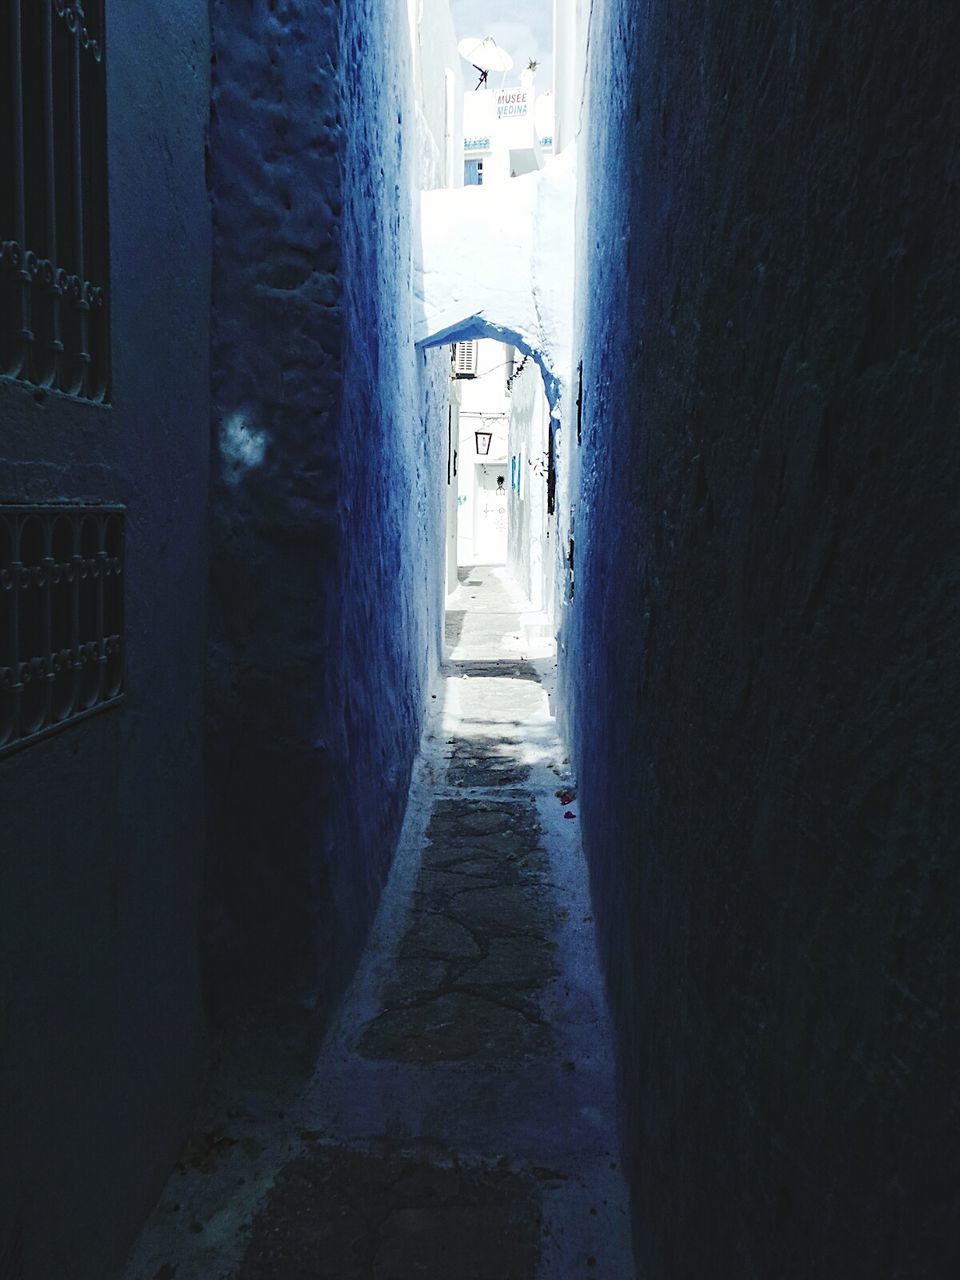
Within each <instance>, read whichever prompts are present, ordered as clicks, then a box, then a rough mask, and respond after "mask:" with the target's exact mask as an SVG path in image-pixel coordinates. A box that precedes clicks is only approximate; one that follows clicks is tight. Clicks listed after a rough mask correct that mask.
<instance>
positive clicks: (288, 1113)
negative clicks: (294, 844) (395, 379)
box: [127, 567, 633, 1280]
mask: <svg viewBox="0 0 960 1280" xmlns="http://www.w3.org/2000/svg"><path fill="white" fill-rule="evenodd" d="M546 631H547V628H546V627H545V626H544V625H543V620H542V619H538V618H537V616H536V615H533V614H530V613H527V612H525V611H524V603H523V600H522V598H521V597H520V596H519V593H518V591H517V589H516V588H515V587H514V586H513V584H512V583H511V582H510V581H509V579H508V578H507V577H506V575H505V573H504V571H503V570H500V569H490V568H484V567H473V568H470V569H469V570H462V571H461V583H460V586H459V588H458V589H457V591H456V592H455V593H454V595H453V596H451V597H450V599H449V600H448V613H447V662H446V665H445V668H444V672H443V677H442V679H441V681H440V683H439V686H438V688H437V691H436V694H435V698H434V700H433V703H432V706H433V708H434V710H433V713H432V716H431V721H430V725H429V728H428V731H427V734H426V735H425V739H424V743H423V750H422V754H421V758H420V760H419V762H418V765H417V769H416V771H415V776H414V782H413V786H412V789H411V795H410V803H409V808H408V813H407V817H406V822H405V825H404V831H403V835H402V839H401V846H400V849H399V852H398V855H397V859H396V862H395V866H394V869H393V872H392V874H391V878H390V881H389V883H388V886H387V889H386V891H385V894H384V898H383V903H382V907H381V910H380V913H379V915H378V917H377V921H376V924H375V926H374V930H373V935H372V937H371V939H370V943H369V945H368V948H367V951H366V953H365V956H364V959H363V962H362V964H361V966H360V969H359V971H358V973H357V975H356V977H355V979H354V982H353V984H352V986H351V988H350V990H349V991H348V993H347V995H346V997H345V999H344V1001H343V1004H342V1006H341V1009H340V1012H339V1015H338V1018H337V1020H336V1022H335V1024H334V1026H333V1027H332V1028H331V1030H330V1032H329V1034H328V1036H327V1038H326V1040H325V1042H324V1044H323V1047H322V1049H321V1051H320V1055H319V1059H318V1061H317V1065H316V1070H315V1072H314V1074H313V1076H312V1079H311V1080H310V1082H309V1084H308V1085H307V1087H306V1088H303V1087H302V1086H301V1087H300V1089H299V1091H298V1092H296V1093H295V1094H293V1095H291V1094H290V1093H289V1091H285V1090H284V1088H283V1086H282V1085H281V1086H278V1087H277V1088H276V1089H273V1090H272V1089H271V1088H270V1086H269V1083H268V1084H267V1085H266V1086H265V1085H264V1083H263V1080H262V1079H261V1080H259V1081H258V1082H257V1084H256V1085H247V1086H245V1084H244V1082H243V1081H237V1080H235V1079H233V1080H230V1081H229V1082H223V1083H221V1085H220V1087H219V1089H215V1090H214V1094H213V1097H212V1100H211V1103H210V1105H209V1106H208V1113H207V1117H206V1119H205V1122H204V1125H203V1126H202V1134H201V1136H200V1137H199V1138H198V1139H197V1140H196V1142H195V1144H194V1146H193V1148H192V1149H191V1150H190V1151H188V1153H187V1154H186V1156H185V1159H184V1161H183V1163H182V1165H181V1166H180V1167H179V1168H178V1171H177V1172H176V1173H175V1174H174V1175H173V1178H172V1179H171V1182H170V1183H169V1185H168V1187H167V1190H166V1191H165V1193H164V1196H163V1198H162V1200H161V1203H160V1206H159V1207H158V1209H157V1211H156V1213H155V1214H154V1216H153V1219H152V1221H151V1223H150V1224H149V1226H148V1228H147V1230H146V1232H145V1233H144V1236H143V1238H142V1239H141V1241H140V1244H139V1246H138V1249H137V1251H136V1253H135V1255H134V1257H133V1259H132V1261H131V1264H130V1267H129V1269H128V1271H127V1280H216V1278H218V1277H222V1278H226V1277H230V1278H231V1280H307V1278H308V1277H309V1278H311V1280H313V1278H320V1277H323V1278H326V1277H330V1280H334V1278H335V1280H354V1278H355V1280H360V1278H361V1277H364V1278H365V1277H371V1278H374V1280H413V1278H414V1277H424V1278H426V1280H527V1278H528V1277H529V1278H530V1280H535V1278H539V1280H547V1278H550V1280H574V1277H580V1276H583V1277H603V1280H631V1277H632V1276H633V1268H632V1264H631V1261H630V1237H629V1222H628V1215H627V1195H626V1190H625V1186H624V1183H623V1179H622V1175H621V1171H620V1158H619V1154H618V1149H617V1138H616V1103H615V1084H614V1067H613V1054H612V1036H611V1030H610V1028H609V1026H608V1022H607V1017H606V1012H605V1008H604V1003H603V997H602V989H601V984H600V979H599V976H598V969H597V962H596V956H595V951H594V942H593V921H592V916H591V913H590V906H589V897H588V891H587V884H586V871H585V867H584V864H583V860H582V854H581V850H580V844H579V838H578V820H577V802H576V797H575V786H574V783H573V780H572V779H571V778H570V776H569V774H568V772H567V767H566V765H565V762H564V760H563V758H562V748H561V746H560V743H559V741H558V739H557V737H556V732H555V727H554V722H553V719H552V717H551V715H550V713H549V707H548V701H547V696H546V693H545V690H544V685H543V679H542V677H545V676H549V674H550V672H551V671H552V667H553V662H554V659H553V656H552V642H551V641H549V640H548V639H546V638H545V633H546ZM278 1099H279V1102H278ZM218 1108H219V1114H218Z"/></svg>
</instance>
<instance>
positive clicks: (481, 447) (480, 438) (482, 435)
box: [473, 431, 493, 455]
mask: <svg viewBox="0 0 960 1280" xmlns="http://www.w3.org/2000/svg"><path fill="white" fill-rule="evenodd" d="M473 434H474V436H475V437H476V441H477V453H478V454H481V455H486V454H488V453H489V452H490V442H491V441H492V440H493V432H492V431H475V432H474V433H473Z"/></svg>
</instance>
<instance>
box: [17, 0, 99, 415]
mask: <svg viewBox="0 0 960 1280" xmlns="http://www.w3.org/2000/svg"><path fill="white" fill-rule="evenodd" d="M103 13H104V0H6V3H5V4H4V5H3V6H2V7H0V58H2V63H3V68H4V74H3V77H2V79H0V136H2V137H3V138H4V139H9V145H8V146H7V147H5V148H4V152H3V160H2V164H3V168H4V172H3V173H2V176H0V373H3V374H5V375H6V376H8V377H12V378H16V379H19V380H20V381H23V382H28V383H32V384H34V385H35V386H38V387H49V388H55V389H57V390H59V391H64V392H66V393H67V394H69V395H73V396H78V397H80V398H81V399H84V400H98V401H103V400H105V399H107V397H108V394H109V385H108V379H109V350H108V348H109V308H108V293H107V274H108V241H107V164H106V82H105V66H104V56H105V48H104V26H103Z"/></svg>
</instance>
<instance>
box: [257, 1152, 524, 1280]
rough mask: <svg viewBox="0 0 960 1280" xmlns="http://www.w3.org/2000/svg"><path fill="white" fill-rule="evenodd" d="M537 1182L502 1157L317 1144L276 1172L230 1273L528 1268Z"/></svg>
mask: <svg viewBox="0 0 960 1280" xmlns="http://www.w3.org/2000/svg"><path fill="white" fill-rule="evenodd" d="M539 1191H540V1188H539V1186H538V1184H537V1180H536V1178H535V1177H533V1176H531V1175H530V1174H529V1173H525V1174H522V1173H515V1172H513V1171H511V1170H510V1169H509V1168H497V1167H495V1166H494V1167H491V1168H484V1167H483V1166H474V1167H470V1166H469V1165H467V1166H463V1165H461V1164H459V1163H458V1162H456V1161H453V1160H449V1159H448V1160H447V1161H446V1162H444V1161H442V1160H438V1159H437V1157H436V1156H431V1154H430V1153H429V1152H426V1153H422V1154H418V1153H409V1152H403V1153H401V1152H398V1151H397V1150H396V1149H395V1148H393V1147H390V1146H387V1147H386V1149H385V1150H384V1151H383V1152H380V1151H373V1152H363V1151H350V1150H349V1149H345V1148H343V1147H327V1146H321V1147H319V1148H317V1150H316V1151H314V1152H310V1153H308V1154H306V1155H303V1156H301V1157H300V1159H299V1160H296V1161H291V1162H290V1164H288V1165H287V1166H286V1168H285V1169H284V1170H283V1172H282V1173H281V1174H280V1176H279V1178H278V1179H277V1181H276V1184H275V1185H274V1187H273V1189H272V1190H271V1192H270V1195H269V1197H268V1200H267V1203H266V1206H265V1208H264V1210H263V1212H262V1214H261V1215H260V1216H259V1217H258V1218H257V1219H256V1220H255V1221H254V1224H253V1227H252V1230H251V1233H250V1242H249V1245H248V1247H247V1253H246V1257H245V1258H244V1261H243V1264H242V1266H241V1267H240V1268H239V1270H238V1271H236V1272H235V1273H234V1276H233V1277H232V1280H278V1278H279V1277H281V1276H282V1277H283V1280H301V1278H302V1280H416V1277H418V1276H421V1277H424V1280H502V1277H504V1276H510V1277H511V1280H534V1277H535V1275H536V1266H537V1259H538V1258H539V1255H540V1240H539V1236H540V1230H539V1223H540V1215H539V1212H538V1209H539V1199H540V1196H539Z"/></svg>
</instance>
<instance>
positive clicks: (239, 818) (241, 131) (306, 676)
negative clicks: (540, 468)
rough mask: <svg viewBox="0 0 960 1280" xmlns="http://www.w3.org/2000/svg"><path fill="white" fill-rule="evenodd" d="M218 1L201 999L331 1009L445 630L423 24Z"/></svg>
mask: <svg viewBox="0 0 960 1280" xmlns="http://www.w3.org/2000/svg"><path fill="white" fill-rule="evenodd" d="M401 10H402V12H401ZM212 11H213V31H214V45H215V59H216V60H215V68H214V89H213V106H212V115H211V137H210V167H209V168H210V186H211V192H212V198H213V206H214V226H215V250H216V251H215V266H214V362H215V363H214V367H215V376H214V405H213V415H214V417H213V427H214V450H215V459H214V461H215V479H214V484H213V513H214V514H213V531H214V542H213V565H212V584H213V601H214V609H213V617H212V626H211V642H210V724H211V733H210V747H209V753H208V761H209V792H210V797H211V802H210V814H211V821H210V842H211V850H210V855H209V858H208V864H207V865H208V875H207V886H208V892H207V905H208V911H207V923H208V933H207V941H208V949H207V950H208V972H209V977H210V991H211V996H212V999H213V1003H214V1007H215V1008H216V1009H217V1010H218V1011H223V1010H229V1009H230V1008H231V1007H235V1006H236V1005H239V1004H242V1003H243V1002H244V1001H245V1000H246V999H247V998H248V997H250V996H252V997H253V998H256V997H257V995H259V994H262V993H263V992H269V993H270V998H271V999H273V1000H279V999H283V998H287V999H291V998H292V999H300V1000H304V1001H306V1002H308V1003H313V1002H317V1001H318V1002H319V1004H320V1006H321V1008H323V1009H326V1008H328V1007H329V1005H330V1002H331V1000H332V999H333V998H334V997H335V995H336V994H337V992H338V991H339V990H340V989H341V987H342V984H343V982H344V981H345V978H346V975H347V974H348V973H349V972H350V970H351V968H352V965H353V963H354V962H355V959H356V956H357V955H358V953H359V950H360V948H361V946H362V943H363V938H364V936H365V932H366V929H367V927H368V925H369V921H370V918H371V915H372V912H373V908H374V906H375V904H376V900H377V896H378V893H379V890H380V887H381V885H382V883H383V879H384V877H385V875H386V871H387V868H388V866H389V860H390V856H391V853H392V850H393V847H394V844H395V841H396V835H397V832H398V829H399V823H400V819H401V816H402V806H403V802H404V799H405V795H406V787H407V782H408V779H409V773H410V767H411V762H412V759H413V754H414V751H415V748H416V743H417V740H418V737H419V730H420V718H421V715H422V708H423V703H424V698H425V694H424V684H425V681H426V680H427V679H428V678H429V676H430V672H431V670H432V668H433V665H434V664H435V662H436V658H437V651H438V646H439V610H440V602H441V581H440V576H441V567H440V562H439V555H440V550H439V549H440V547H441V541H442V539H441V534H440V523H439V522H440V520H441V510H440V492H441V489H440V476H439V464H440V459H441V448H440V432H441V427H442V428H443V430H445V418H446V410H445V405H443V406H441V396H442V395H443V394H445V390H446V378H445V370H444V368H443V358H442V356H439V355H435V354H434V355H431V356H430V357H429V358H424V357H422V356H419V355H417V354H416V353H415V352H414V349H413V342H412V330H411V325H412V316H411V315H410V308H409V306H406V307H405V306H404V304H403V298H404V296H405V292H406V293H407V296H409V295H408V290H409V275H410V262H411V259H412V252H413V247H412V246H413V240H414V236H415V226H414V222H413V208H412V205H413V192H414V191H415V189H416V186H417V175H416V172H415V170H414V165H415V162H416V156H417V149H416V143H415V137H416V130H415V129H413V130H411V129H408V128H405V127H404V123H403V122H404V119H405V118H406V119H407V120H408V122H412V121H413V113H414V106H413V101H412V95H411V91H410V89H409V83H410V72H409V66H408V56H409V55H408V45H409V36H408V34H407V27H406V10H405V7H404V6H401V5H400V4H398V3H396V2H395V0H391V3H389V4H387V5H386V6H384V5H383V4H380V5H378V6H376V7H375V8H374V7H373V6H371V5H365V4H351V5H346V6H341V5H339V4H335V3H332V2H326V3H317V2H314V0H309V2H308V0H282V2H280V3H275V2H272V0H271V2H269V3H268V2H267V0H255V2H254V3H251V4H244V5H236V4H232V3H225V2H223V0H217V2H216V3H214V4H213V8H212ZM411 138H413V139H414V140H413V141H411ZM441 416H442V419H443V421H442V423H441ZM444 438H445V437H444Z"/></svg>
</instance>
